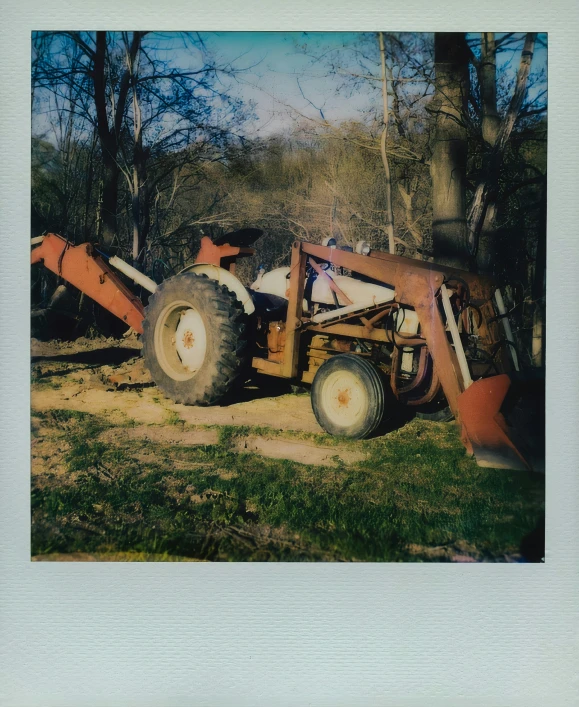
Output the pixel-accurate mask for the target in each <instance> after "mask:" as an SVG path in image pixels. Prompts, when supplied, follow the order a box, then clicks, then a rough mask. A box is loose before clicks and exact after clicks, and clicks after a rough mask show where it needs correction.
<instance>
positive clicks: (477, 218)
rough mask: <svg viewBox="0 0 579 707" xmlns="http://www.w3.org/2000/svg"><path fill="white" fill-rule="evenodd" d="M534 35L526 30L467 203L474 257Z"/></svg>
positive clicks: (516, 112)
mask: <svg viewBox="0 0 579 707" xmlns="http://www.w3.org/2000/svg"><path fill="white" fill-rule="evenodd" d="M536 36H537V34H536V32H528V33H527V35H526V37H525V44H524V46H523V51H522V52H521V60H520V63H519V70H518V72H517V80H516V84H515V90H514V92H513V97H512V98H511V102H510V104H509V108H508V110H507V114H506V115H505V117H504V119H503V121H502V122H501V124H500V127H499V130H498V132H497V135H496V138H495V142H494V144H493V147H492V149H491V151H490V153H489V154H488V155H487V156H486V157H485V159H484V162H483V172H482V176H481V178H480V180H479V182H478V184H477V187H476V189H475V193H474V196H473V199H472V203H471V205H470V209H469V214H468V232H469V233H468V245H469V250H470V252H471V253H472V255H473V256H475V257H476V256H477V253H478V249H479V241H480V235H481V230H482V228H483V224H484V222H485V217H486V213H487V208H488V205H489V203H491V202H492V197H493V194H496V190H497V184H498V178H499V173H500V169H501V166H502V163H503V155H504V152H505V149H506V146H507V142H508V140H509V137H510V136H511V132H512V130H513V127H514V125H515V121H516V120H517V117H518V115H519V111H520V109H521V106H522V104H523V99H524V97H525V90H526V88H527V79H528V77H529V72H530V70H531V62H532V60H533V52H534V48H535V38H536Z"/></svg>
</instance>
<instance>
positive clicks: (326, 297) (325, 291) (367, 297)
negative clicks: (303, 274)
mask: <svg viewBox="0 0 579 707" xmlns="http://www.w3.org/2000/svg"><path fill="white" fill-rule="evenodd" d="M289 272H290V269H289V268H276V269H275V270H271V271H270V272H266V273H263V274H262V273H260V275H259V277H258V278H257V280H256V281H255V282H254V283H253V284H252V285H250V288H251V289H252V290H255V291H256V292H263V293H265V294H268V295H277V296H278V297H285V298H286V299H287V298H288V297H289V289H288V288H289V277H288V276H289ZM329 277H331V278H332V279H333V280H334V281H335V283H336V285H337V286H338V287H339V288H340V289H341V290H342V292H343V293H344V294H345V295H346V297H348V298H349V299H350V300H351V301H352V302H353V303H354V304H361V303H367V302H372V301H373V300H374V301H380V302H384V301H387V300H390V299H394V290H392V289H391V288H390V287H384V286H383V285H374V284H372V283H370V282H361V281H360V280H355V279H354V278H352V277H346V276H345V275H336V274H335V273H334V272H333V271H331V270H328V271H325V272H324V274H323V275H318V277H317V278H316V279H315V280H314V285H313V287H312V302H317V303H318V304H335V302H334V297H333V295H332V290H331V288H330V283H329ZM338 303H339V304H340V305H342V306H344V305H346V304H348V303H347V302H345V301H343V298H342V297H341V296H339V295H338Z"/></svg>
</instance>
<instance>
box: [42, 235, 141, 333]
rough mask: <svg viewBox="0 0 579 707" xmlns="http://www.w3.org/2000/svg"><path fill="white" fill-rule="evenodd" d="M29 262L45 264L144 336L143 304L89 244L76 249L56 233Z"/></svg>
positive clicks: (48, 238) (43, 243)
mask: <svg viewBox="0 0 579 707" xmlns="http://www.w3.org/2000/svg"><path fill="white" fill-rule="evenodd" d="M30 262H31V264H34V263H39V262H43V263H44V265H45V267H47V268H48V269H49V270H52V272H53V273H55V274H56V275H58V276H60V277H62V278H64V279H65V280H66V281H67V282H69V283H70V284H71V285H73V286H74V287H76V288H77V289H78V290H80V291H81V292H84V293H85V294H86V295H88V296H89V297H90V298H91V299H93V300H94V301H95V302H98V304H100V305H101V306H102V307H104V308H105V309H107V310H108V311H109V312H111V313H112V314H114V315H115V316H117V317H118V318H119V319H121V320H122V321H124V322H125V323H126V324H128V325H129V326H130V327H132V328H133V329H134V330H135V331H136V332H138V333H139V334H142V333H143V317H144V309H143V304H142V302H141V300H140V299H139V298H138V297H136V296H135V295H134V294H133V293H132V292H131V291H130V290H129V288H128V287H126V285H125V284H124V283H123V282H122V281H121V280H120V279H119V277H118V276H117V275H116V274H115V273H114V272H113V271H112V270H111V269H110V268H109V267H108V266H107V265H106V264H105V262H104V261H103V260H102V258H100V257H99V256H98V255H94V253H93V250H92V247H91V245H90V244H89V243H83V244H82V245H79V246H73V245H71V244H70V243H69V242H68V241H66V240H65V239H64V238H61V237H60V236H57V235H56V234H55V233H49V234H48V235H47V236H45V238H44V240H43V241H42V244H41V245H39V246H38V247H37V248H35V249H34V250H33V251H32V253H31V258H30Z"/></svg>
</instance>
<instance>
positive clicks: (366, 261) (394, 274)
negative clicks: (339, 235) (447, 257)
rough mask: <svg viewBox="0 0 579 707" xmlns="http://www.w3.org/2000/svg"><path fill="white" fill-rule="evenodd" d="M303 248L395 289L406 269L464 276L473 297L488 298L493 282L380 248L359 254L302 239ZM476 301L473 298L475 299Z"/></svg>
mask: <svg viewBox="0 0 579 707" xmlns="http://www.w3.org/2000/svg"><path fill="white" fill-rule="evenodd" d="M301 246H302V248H303V251H304V252H305V253H308V254H309V255H313V256H314V257H317V258H322V259H323V260H326V261H327V262H329V263H333V264H335V265H338V266H340V267H344V268H347V269H348V270H354V271H355V272H358V273H361V274H362V275H366V276H367V277H372V278H374V279H376V280H379V281H380V282H383V283H385V284H389V285H392V286H393V287H394V289H396V287H397V285H399V284H401V282H402V280H403V279H404V277H405V273H407V272H409V271H410V272H415V273H416V272H421V273H424V274H425V275H428V274H429V273H430V274H433V275H441V276H442V278H443V280H444V279H447V280H448V279H452V278H453V277H454V278H457V277H458V278H460V279H462V280H464V281H465V282H466V283H467V284H468V286H469V288H470V291H471V297H472V299H473V300H475V301H476V300H483V301H485V300H487V299H489V298H490V297H491V296H492V294H493V292H494V289H495V288H496V283H495V282H494V281H493V280H492V279H491V278H488V277H481V276H479V275H474V274H473V273H470V272H467V271H465V270H458V269H456V268H451V267H445V266H442V265H436V264H435V263H428V262H426V261H424V260H411V259H409V258H403V257H402V256H399V255H391V254H390V253H384V252H382V251H378V250H373V251H371V253H370V255H359V254H357V253H350V252H347V251H343V250H338V249H337V248H329V247H328V246H319V245H314V244H313V243H301ZM475 303H476V302H475Z"/></svg>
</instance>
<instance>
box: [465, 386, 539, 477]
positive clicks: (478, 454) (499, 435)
mask: <svg viewBox="0 0 579 707" xmlns="http://www.w3.org/2000/svg"><path fill="white" fill-rule="evenodd" d="M510 385H511V381H510V379H509V377H508V376H507V375H506V374H504V373H503V374H501V375H499V376H492V377H491V378H483V379H481V380H478V381H475V382H474V383H473V384H472V385H471V386H470V387H469V388H468V389H467V390H465V391H464V393H462V394H461V395H460V396H459V398H458V409H459V413H460V422H461V424H462V429H463V441H464V442H465V446H466V447H467V448H468V449H469V451H471V452H472V453H473V454H474V456H475V458H476V461H477V464H478V465H479V466H483V467H493V468H497V469H521V470H525V469H530V466H529V464H528V463H527V461H526V460H525V458H524V457H523V455H522V454H521V452H520V451H519V450H518V449H517V447H516V446H515V444H514V442H513V441H512V439H511V437H510V435H509V428H508V426H507V423H506V420H505V418H504V417H503V415H502V414H501V412H500V409H501V406H502V404H503V400H504V399H505V396H506V394H507V392H508V390H509V387H510Z"/></svg>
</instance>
